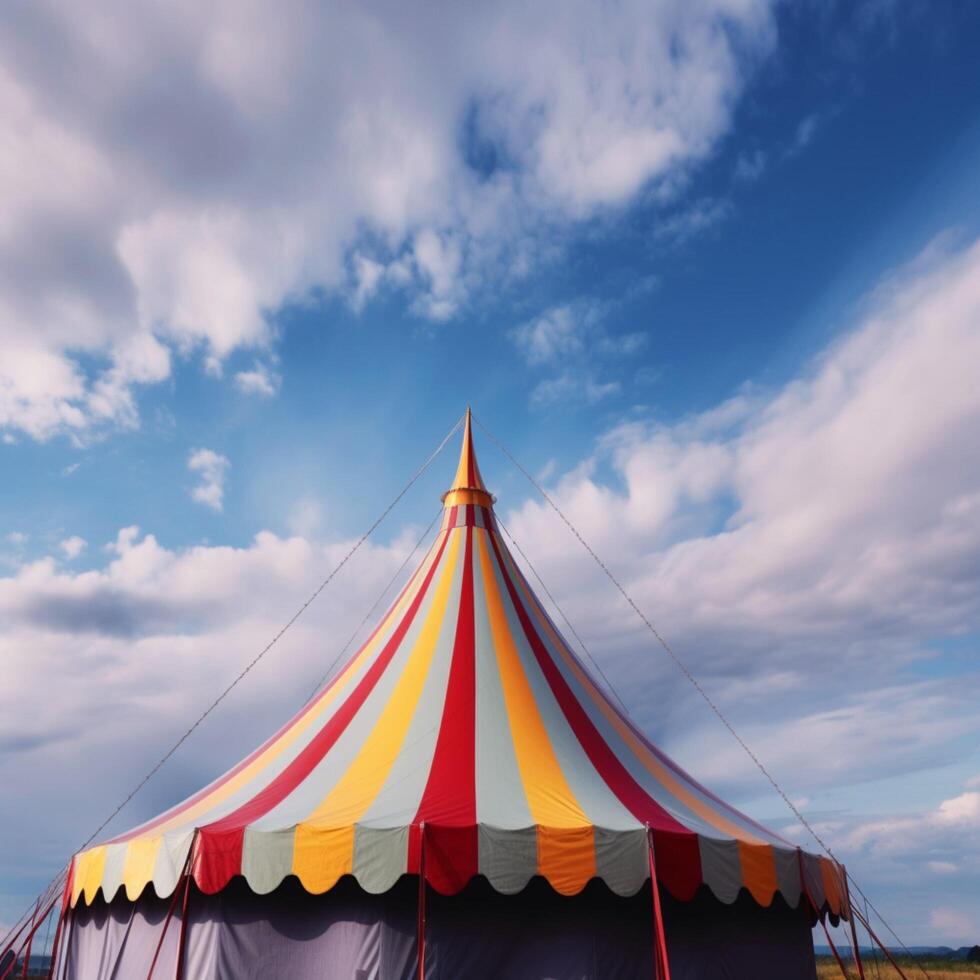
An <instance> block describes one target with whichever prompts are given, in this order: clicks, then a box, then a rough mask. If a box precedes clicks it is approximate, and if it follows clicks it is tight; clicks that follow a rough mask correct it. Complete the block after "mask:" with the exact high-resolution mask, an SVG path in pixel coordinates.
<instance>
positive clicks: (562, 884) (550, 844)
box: [538, 826, 596, 895]
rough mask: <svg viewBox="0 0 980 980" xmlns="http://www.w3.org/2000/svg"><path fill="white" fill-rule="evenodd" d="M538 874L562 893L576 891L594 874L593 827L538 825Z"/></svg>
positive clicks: (575, 893)
mask: <svg viewBox="0 0 980 980" xmlns="http://www.w3.org/2000/svg"><path fill="white" fill-rule="evenodd" d="M538 874H539V875H541V877H542V878H544V879H545V880H546V881H547V882H548V884H549V885H551V887H552V888H554V890H555V891H556V892H558V893H559V894H561V895H577V894H578V893H579V892H580V891H581V890H582V889H583V888H584V887H585V886H586V885H587V884H588V883H589V881H591V879H592V878H594V877H595V874H596V856H595V828H594V827H592V826H588V827H538Z"/></svg>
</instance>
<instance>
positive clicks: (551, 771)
mask: <svg viewBox="0 0 980 980" xmlns="http://www.w3.org/2000/svg"><path fill="white" fill-rule="evenodd" d="M476 539H477V541H478V543H479V552H480V566H481V569H482V572H483V587H484V593H485V595H486V599H487V612H488V614H489V617H490V631H491V634H492V635H493V646H494V651H495V653H496V655H497V668H498V670H499V671H500V680H501V683H502V685H503V690H504V702H505V704H506V706H507V717H508V720H509V723H510V730H511V735H512V736H513V739H514V750H515V752H516V755H517V765H518V768H519V770H520V773H521V780H522V782H523V783H524V791H525V794H526V795H527V802H528V806H529V807H530V810H531V816H532V817H533V818H534V822H535V823H537V824H541V825H544V826H548V827H583V826H587V825H589V824H590V821H589V819H588V817H586V815H585V813H584V812H583V811H582V808H581V807H580V806H579V804H578V801H577V800H576V799H575V795H574V794H573V793H572V790H571V788H570V787H569V785H568V782H567V781H566V779H565V776H564V774H563V773H562V771H561V766H560V765H559V764H558V759H557V758H556V756H555V752H554V749H553V748H552V746H551V740H550V738H549V737H548V731H547V729H546V728H545V724H544V721H543V720H542V718H541V713H540V712H539V711H538V706H537V703H536V702H535V700H534V692H533V691H532V690H531V685H530V683H529V682H528V679H527V676H526V675H525V673H524V668H523V665H522V664H521V658H520V655H519V654H518V652H517V647H516V645H515V644H514V638H513V637H512V636H511V632H510V626H509V624H508V622H507V615H506V613H505V612H504V606H503V602H502V601H501V596H500V589H499V588H498V586H497V578H496V576H495V574H494V570H493V567H492V565H491V562H490V555H489V551H488V546H487V542H486V533H485V532H479V533H477V534H476Z"/></svg>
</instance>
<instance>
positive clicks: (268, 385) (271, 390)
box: [235, 361, 282, 398]
mask: <svg viewBox="0 0 980 980" xmlns="http://www.w3.org/2000/svg"><path fill="white" fill-rule="evenodd" d="M281 382H282V379H281V378H280V377H279V375H278V374H276V373H275V372H274V371H272V370H270V368H269V367H268V366H267V365H265V364H261V363H259V362H258V361H256V363H255V366H254V367H253V368H252V369H251V370H250V371H239V372H237V374H236V375H235V387H237V388H238V390H239V391H240V392H242V394H245V395H260V396H261V397H263V398H271V397H272V396H273V395H274V394H275V393H276V392H277V391H278V390H279V385H280V384H281Z"/></svg>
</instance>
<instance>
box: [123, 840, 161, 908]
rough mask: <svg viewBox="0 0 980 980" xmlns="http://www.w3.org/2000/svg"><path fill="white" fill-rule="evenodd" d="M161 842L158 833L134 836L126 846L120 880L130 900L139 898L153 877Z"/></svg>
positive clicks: (133, 900)
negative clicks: (152, 835) (149, 835)
mask: <svg viewBox="0 0 980 980" xmlns="http://www.w3.org/2000/svg"><path fill="white" fill-rule="evenodd" d="M162 843H163V837H161V836H159V835H157V836H155V837H136V838H134V839H133V840H131V841H130V842H129V844H128V846H127V847H126V859H125V861H124V862H123V879H122V880H123V885H124V886H125V888H126V897H127V898H128V899H129V900H130V901H131V902H135V901H136V899H137V898H139V896H140V893H141V892H142V891H143V889H144V888H145V887H146V883H147V882H148V881H149V880H150V879H151V878H152V877H153V869H154V868H155V867H156V863H157V854H158V853H159V851H160V845H161V844H162Z"/></svg>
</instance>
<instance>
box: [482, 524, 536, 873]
mask: <svg viewBox="0 0 980 980" xmlns="http://www.w3.org/2000/svg"><path fill="white" fill-rule="evenodd" d="M476 544H477V547H476V552H477V554H476V559H477V566H476V567H475V569H474V571H475V572H476V574H475V576H474V596H475V600H476V601H475V602H474V619H473V630H474V658H475V668H476V746H475V758H476V818H477V822H478V824H479V825H480V826H481V838H480V840H481V842H482V840H483V837H482V828H483V827H484V826H489V827H496V828H503V827H510V828H514V829H517V828H521V827H530V826H531V824H533V823H534V820H533V818H532V816H531V808H530V806H529V804H528V799H527V793H526V791H525V788H524V781H523V779H522V778H521V770H520V768H519V766H518V759H517V750H516V747H515V733H514V731H513V730H512V728H511V724H510V720H509V716H508V710H507V702H506V699H505V695H504V686H503V679H502V677H501V671H500V665H499V664H498V651H497V646H496V643H495V640H494V635H493V626H492V624H491V621H490V610H491V604H492V603H491V597H490V596H489V595H488V593H487V588H488V585H487V583H486V582H485V581H484V576H485V574H486V571H487V569H488V567H489V566H488V560H489V559H488V556H487V548H486V542H485V540H484V539H483V537H482V535H481V536H478V538H477V542H476ZM497 628H498V630H499V629H500V624H499V622H498V627H497ZM480 853H481V857H480V867H481V869H482V867H483V857H482V853H483V852H482V843H481V852H480Z"/></svg>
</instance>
